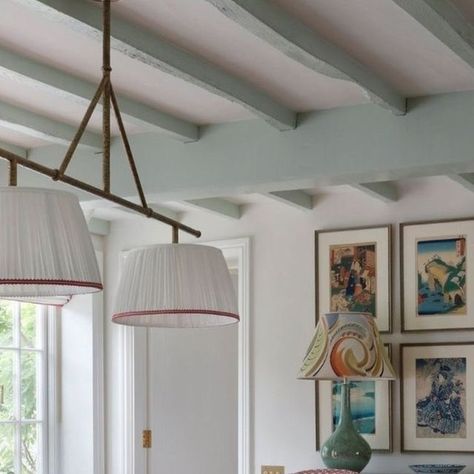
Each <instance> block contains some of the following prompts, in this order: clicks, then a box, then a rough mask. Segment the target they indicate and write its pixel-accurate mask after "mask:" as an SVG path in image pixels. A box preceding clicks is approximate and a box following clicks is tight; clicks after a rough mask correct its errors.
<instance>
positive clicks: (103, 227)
mask: <svg viewBox="0 0 474 474" xmlns="http://www.w3.org/2000/svg"><path fill="white" fill-rule="evenodd" d="M87 227H88V228H89V232H90V233H91V234H96V235H103V236H105V235H109V233H110V223H109V222H108V221H105V220H104V219H97V218H96V217H92V218H91V219H89V220H88V221H87Z"/></svg>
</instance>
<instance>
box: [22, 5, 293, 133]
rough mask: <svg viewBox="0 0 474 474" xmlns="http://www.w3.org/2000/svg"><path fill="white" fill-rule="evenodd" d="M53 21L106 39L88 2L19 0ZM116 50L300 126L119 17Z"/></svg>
mask: <svg viewBox="0 0 474 474" xmlns="http://www.w3.org/2000/svg"><path fill="white" fill-rule="evenodd" d="M15 2H16V3H19V4H22V5H26V6H28V7H30V8H32V9H33V10H34V11H35V12H37V13H38V14H42V15H45V16H46V17H47V18H50V19H51V20H52V21H57V22H61V23H63V24H65V25H67V26H68V27H69V28H71V29H73V30H75V31H77V32H79V33H81V34H84V35H87V36H89V37H92V38H94V39H100V38H101V36H102V33H101V30H102V20H101V14H100V10H99V9H98V8H97V6H94V5H93V4H91V3H89V2H87V1H84V0H15ZM112 35H113V37H112V45H111V46H112V48H113V49H114V50H115V51H119V52H120V53H122V54H124V55H127V56H129V57H130V58H132V59H134V60H138V61H141V62H143V63H144V64H147V65H148V66H150V67H153V68H156V69H159V70H160V71H163V72H165V73H167V74H171V75H173V76H175V77H178V78H179V79H182V80H185V81H187V82H190V83H192V84H194V85H196V86H199V87H202V88H203V89H206V90H208V91H209V92H211V93H213V94H216V95H218V96H220V97H224V98H226V99H228V100H231V101H232V102H236V103H238V104H240V105H242V106H243V107H245V108H246V109H247V110H250V111H251V112H252V113H254V114H255V115H256V116H258V117H261V118H263V119H264V120H266V121H267V122H268V123H270V124H271V125H272V126H274V127H276V128H277V129H279V130H289V129H292V128H294V127H295V126H296V114H295V113H294V112H293V111H291V110H289V109H288V108H286V107H284V106H283V105H281V104H279V103H277V102H276V101H275V100H274V99H273V98H272V97H270V96H269V95H268V94H266V93H265V92H263V91H261V90H259V89H257V88H255V87H253V86H252V85H250V83H248V82H246V81H244V80H242V79H240V78H238V77H236V76H233V75H231V74H229V73H227V72H226V71H224V70H223V69H221V68H219V67H217V66H215V65H213V64H211V63H209V62H207V61H205V60H204V59H200V58H198V57H197V56H194V55H193V54H191V53H189V52H187V51H185V50H184V49H181V48H178V47H176V46H173V45H172V44H171V43H168V42H166V41H165V40H163V39H161V38H160V37H158V36H156V35H155V34H153V33H151V32H149V31H147V30H145V29H144V28H140V27H138V26H135V25H133V24H132V23H129V22H127V21H126V20H123V19H121V18H119V17H114V19H113V27H112Z"/></svg>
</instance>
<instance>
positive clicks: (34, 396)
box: [0, 301, 48, 474]
mask: <svg viewBox="0 0 474 474" xmlns="http://www.w3.org/2000/svg"><path fill="white" fill-rule="evenodd" d="M47 394H48V307H47V306H40V305H34V304H32V303H18V302H12V301H0V473H2V474H47V473H48V467H47V464H48V443H47V440H48V396H47Z"/></svg>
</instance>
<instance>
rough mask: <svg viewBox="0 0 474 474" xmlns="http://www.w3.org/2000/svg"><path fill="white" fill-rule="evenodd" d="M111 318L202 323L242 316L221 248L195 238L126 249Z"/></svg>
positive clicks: (219, 322)
mask: <svg viewBox="0 0 474 474" xmlns="http://www.w3.org/2000/svg"><path fill="white" fill-rule="evenodd" d="M113 320H114V321H115V322H116V323H120V324H126V325H130V326H153V327H174V328H200V327H207V326H222V325H225V324H231V323H234V322H237V321H238V320H239V315H238V310H237V305H236V297H235V292H234V288H233V285H232V280H231V277H230V274H229V270H228V269H227V265H226V262H225V259H224V257H223V255H222V252H221V251H220V250H219V249H217V248H215V247H208V246H205V245H193V244H163V245H153V246H150V247H144V248H139V249H135V250H132V251H130V252H129V254H128V255H127V257H126V259H125V262H124V268H123V272H122V278H121V280H120V284H119V287H118V290H117V297H116V303H115V311H114V315H113Z"/></svg>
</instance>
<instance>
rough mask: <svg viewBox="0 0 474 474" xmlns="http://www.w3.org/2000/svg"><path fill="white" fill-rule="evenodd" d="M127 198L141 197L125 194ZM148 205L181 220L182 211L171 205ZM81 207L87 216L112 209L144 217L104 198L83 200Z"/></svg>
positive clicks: (131, 199)
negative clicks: (170, 206)
mask: <svg viewBox="0 0 474 474" xmlns="http://www.w3.org/2000/svg"><path fill="white" fill-rule="evenodd" d="M125 199H129V200H130V201H132V202H135V201H136V202H137V203H139V202H140V201H139V199H136V198H134V197H133V196H125ZM148 206H149V207H150V208H151V209H153V210H154V211H155V212H158V213H159V214H162V215H163V216H166V217H169V218H170V219H173V220H175V221H180V220H181V213H179V212H175V211H173V210H172V209H170V208H169V207H165V206H160V205H158V204H152V203H148ZM81 207H82V210H83V211H84V214H85V215H86V216H87V215H89V216H93V215H94V214H95V213H96V212H97V211H100V210H108V209H110V210H112V212H113V213H114V214H122V215H123V217H128V218H130V217H133V216H136V217H143V216H142V215H141V214H138V213H136V212H134V211H132V210H131V209H127V208H125V207H121V206H119V205H117V204H115V203H113V202H111V201H105V200H104V199H90V200H87V201H82V202H81ZM90 218H92V217H90Z"/></svg>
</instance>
